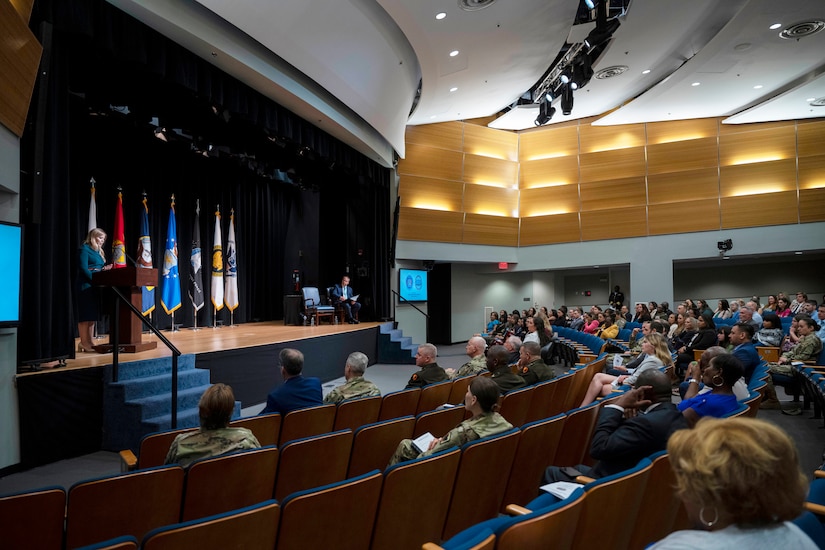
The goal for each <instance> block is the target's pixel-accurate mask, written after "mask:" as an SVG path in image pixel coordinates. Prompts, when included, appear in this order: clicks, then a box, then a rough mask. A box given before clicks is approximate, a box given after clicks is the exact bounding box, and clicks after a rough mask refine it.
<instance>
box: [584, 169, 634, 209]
mask: <svg viewBox="0 0 825 550" xmlns="http://www.w3.org/2000/svg"><path fill="white" fill-rule="evenodd" d="M580 193H581V199H582V211H583V212H584V211H586V210H608V209H611V208H624V207H630V206H638V205H640V204H645V202H646V194H645V178H644V177H635V178H623V179H616V180H607V181H594V182H588V183H582V184H581V188H580Z"/></svg>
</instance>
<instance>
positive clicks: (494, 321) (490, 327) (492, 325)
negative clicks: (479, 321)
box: [487, 311, 501, 334]
mask: <svg viewBox="0 0 825 550" xmlns="http://www.w3.org/2000/svg"><path fill="white" fill-rule="evenodd" d="M500 323H501V321H499V320H498V313H497V312H495V311H493V312H491V313H490V322H489V323H487V334H491V333H492V332H493V331H494V330H495V329H496V327H497V326H498V325H499V324H500Z"/></svg>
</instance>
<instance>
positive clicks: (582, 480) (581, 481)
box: [576, 476, 596, 485]
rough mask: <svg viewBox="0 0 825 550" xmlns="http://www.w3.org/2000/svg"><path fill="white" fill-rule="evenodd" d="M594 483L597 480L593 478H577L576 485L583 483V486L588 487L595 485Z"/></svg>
mask: <svg viewBox="0 0 825 550" xmlns="http://www.w3.org/2000/svg"><path fill="white" fill-rule="evenodd" d="M594 481H596V479H595V478H592V477H588V476H576V483H581V484H582V485H587V484H588V483H593V482H594Z"/></svg>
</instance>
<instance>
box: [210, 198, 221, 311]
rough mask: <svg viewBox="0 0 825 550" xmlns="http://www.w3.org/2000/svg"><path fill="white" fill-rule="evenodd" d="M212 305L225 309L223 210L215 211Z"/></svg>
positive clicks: (216, 308) (217, 308)
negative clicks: (222, 238) (222, 247)
mask: <svg viewBox="0 0 825 550" xmlns="http://www.w3.org/2000/svg"><path fill="white" fill-rule="evenodd" d="M212 305H213V306H215V310H216V311H218V310H221V309H223V250H222V249H221V211H220V210H216V211H215V244H213V245H212Z"/></svg>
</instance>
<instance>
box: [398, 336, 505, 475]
mask: <svg viewBox="0 0 825 550" xmlns="http://www.w3.org/2000/svg"><path fill="white" fill-rule="evenodd" d="M499 347H500V346H499ZM498 393H499V391H498V385H496V383H495V382H493V381H492V379H490V378H488V377H484V376H477V377H475V378H473V380H472V382H470V385H469V387H468V388H467V393H466V394H464V406H465V407H466V409H467V410H468V411H470V412H471V413H472V415H473V416H472V418H470V419H468V420H465V421H463V422H462V423H461V424H459V425H458V426H456V427H455V428H453V429H452V430H450V431H449V432H448V433H447V435H445V436H444V437H439V438H436V439H434V440H432V442H430V447H429V449H427V450H426V451H423V452H422V451H419V450H418V449H417V448H416V447H415V446H414V445H413V442H412V440H411V439H404V440H403V441H401V443H399V444H398V448H397V449H396V450H395V453H394V454H393V455H392V458H391V459H390V463H389V465H390V466H392V465H393V464H398V463H399V462H404V461H407V460H413V459H416V458H422V457H426V456H430V455H432V454H435V453H437V452H440V451H444V450H446V449H450V448H452V447H460V446H462V445H464V444H465V443H467V442H469V441H475V440H476V439H481V438H482V437H489V436H491V435H496V434H500V433H503V432H506V431H507V430H510V429H512V428H513V425H512V424H510V423H509V422H507V420H505V419H504V417H503V416H501V415H500V414H498V413H497V412H496V409H497V408H498Z"/></svg>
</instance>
